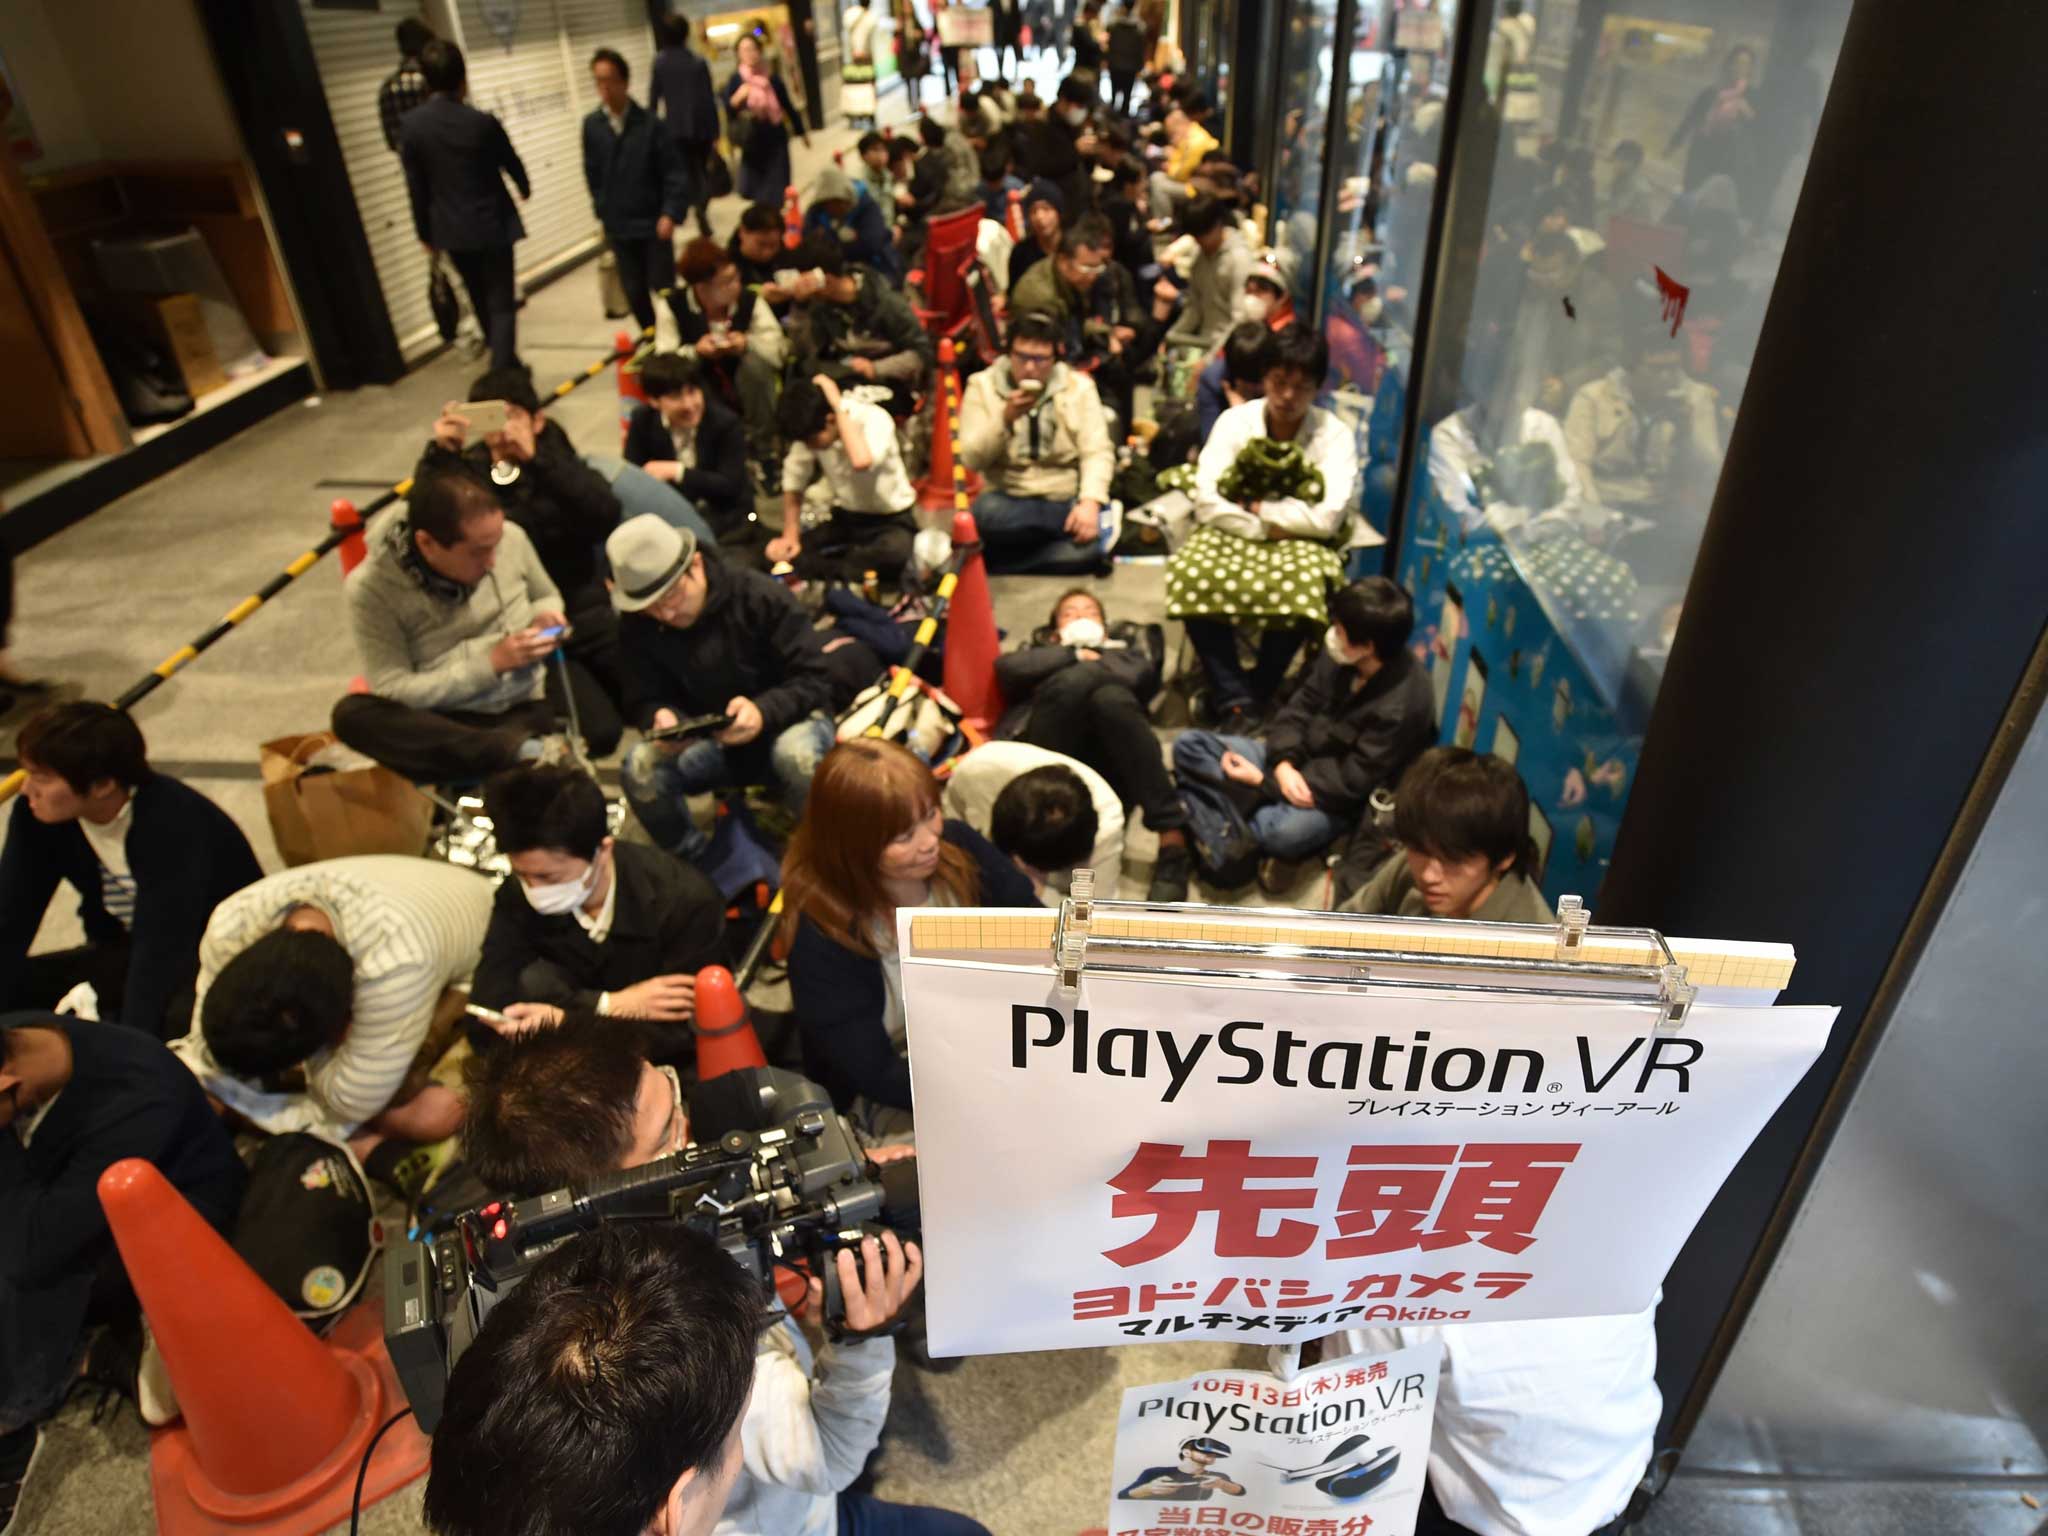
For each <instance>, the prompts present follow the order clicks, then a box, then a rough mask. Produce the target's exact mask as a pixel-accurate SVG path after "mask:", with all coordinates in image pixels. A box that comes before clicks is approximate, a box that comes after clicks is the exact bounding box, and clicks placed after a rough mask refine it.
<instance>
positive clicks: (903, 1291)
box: [806, 1232, 924, 1333]
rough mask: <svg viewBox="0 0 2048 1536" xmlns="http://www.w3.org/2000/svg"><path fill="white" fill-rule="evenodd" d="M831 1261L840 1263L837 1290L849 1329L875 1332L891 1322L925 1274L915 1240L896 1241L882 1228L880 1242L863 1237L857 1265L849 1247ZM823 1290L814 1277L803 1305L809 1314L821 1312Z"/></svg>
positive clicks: (922, 1258)
mask: <svg viewBox="0 0 2048 1536" xmlns="http://www.w3.org/2000/svg"><path fill="white" fill-rule="evenodd" d="M833 1262H834V1263H836V1264H837V1265H838V1266H839V1294H840V1296H841V1297H842V1298H844V1300H845V1303H846V1327H847V1331H848V1332H849V1333H876V1332H879V1331H880V1330H882V1329H884V1328H887V1327H889V1326H891V1325H892V1324H894V1323H895V1322H896V1321H897V1320H898V1319H899V1318H901V1317H902V1315H903V1311H904V1308H906V1307H907V1306H909V1304H910V1298H911V1295H912V1294H913V1293H914V1292H915V1291H916V1290H917V1286H918V1282H919V1281H920V1280H922V1279H923V1278H924V1254H923V1253H922V1252H921V1251H920V1250H919V1249H918V1246H917V1244H915V1243H904V1242H899V1241H898V1240H897V1237H896V1234H895V1233H894V1232H884V1233H883V1234H882V1237H881V1241H880V1242H877V1241H876V1240H875V1239H874V1238H872V1237H869V1238H863V1239H862V1240H861V1245H860V1263H859V1264H858V1265H856V1264H855V1263H854V1260H853V1250H852V1249H850V1248H842V1249H840V1250H839V1252H838V1254H837V1255H836V1256H835V1258H834V1260H833ZM824 1294H825V1288H824V1286H823V1285H822V1284H821V1283H820V1282H818V1281H817V1280H813V1281H812V1282H811V1304H810V1306H809V1307H808V1308H807V1309H806V1311H807V1312H808V1314H809V1315H810V1316H812V1317H817V1316H819V1315H820V1313H821V1310H822V1308H823V1306H824Z"/></svg>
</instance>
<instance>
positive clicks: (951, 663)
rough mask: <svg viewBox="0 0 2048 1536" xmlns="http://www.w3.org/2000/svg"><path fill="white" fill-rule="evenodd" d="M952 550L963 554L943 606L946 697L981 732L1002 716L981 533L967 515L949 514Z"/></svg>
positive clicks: (996, 640) (996, 644) (993, 614)
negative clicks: (957, 577) (957, 573)
mask: <svg viewBox="0 0 2048 1536" xmlns="http://www.w3.org/2000/svg"><path fill="white" fill-rule="evenodd" d="M953 549H954V551H955V552H956V553H957V552H959V551H961V550H966V551H967V554H966V557H965V558H964V559H963V560H961V562H960V575H959V579H958V580H957V581H956V582H955V583H954V586H953V600H952V602H951V603H950V604H949V605H948V606H947V608H946V673H945V687H946V693H947V695H948V696H949V697H950V698H951V699H952V700H953V702H954V703H955V704H958V705H959V706H960V708H961V711H962V712H963V713H964V714H965V715H966V716H967V718H968V719H970V720H973V721H976V722H977V723H978V724H979V725H980V726H982V727H983V728H984V729H987V728H990V727H992V726H994V724H995V722H996V721H997V720H1000V719H1001V718H1002V714H1003V690H1002V688H1001V687H1000V686H998V684H997V683H996V655H997V653H998V652H999V651H1000V650H1001V648H1002V642H1001V640H1000V639H999V637H998V636H997V634H996V610H995V605H994V603H993V602H991V601H990V599H989V595H988V567H987V566H986V565H985V564H984V563H983V561H982V558H981V531H980V530H979V529H978V528H976V527H975V526H974V514H973V513H972V512H967V511H960V512H955V513H954V514H953Z"/></svg>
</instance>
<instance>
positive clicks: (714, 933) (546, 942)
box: [470, 843, 730, 1076]
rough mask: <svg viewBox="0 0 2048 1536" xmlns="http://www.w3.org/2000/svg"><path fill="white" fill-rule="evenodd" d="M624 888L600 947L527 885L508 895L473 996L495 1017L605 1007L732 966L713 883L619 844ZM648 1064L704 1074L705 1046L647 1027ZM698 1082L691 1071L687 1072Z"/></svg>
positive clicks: (618, 871) (686, 1032) (506, 887)
mask: <svg viewBox="0 0 2048 1536" xmlns="http://www.w3.org/2000/svg"><path fill="white" fill-rule="evenodd" d="M612 856H613V858H614V860H615V861H616V862H615V863H614V865H613V869H614V871H615V873H614V876H613V878H615V879H616V880H617V881H618V883H619V890H618V896H617V897H616V899H615V902H614V906H613V912H612V928H611V933H610V935H609V937H607V938H606V940H605V942H604V943H602V944H599V943H597V942H595V941H594V940H593V939H592V938H591V937H590V935H589V934H587V933H585V932H584V931H583V925H582V924H581V923H579V922H577V921H576V919H575V917H574V916H573V915H572V914H569V913H566V912H565V913H561V914H559V915H557V916H554V917H547V916H543V915H542V914H541V913H539V912H536V911H534V910H533V903H532V902H530V901H528V900H527V899H526V894H525V892H524V891H523V890H521V889H520V885H519V882H518V881H517V880H507V881H506V882H505V883H504V884H503V885H501V886H499V887H498V894H497V897H496V899H495V901H494V902H493V904H492V907H491V924H490V927H489V928H487V929H486V930H485V931H484V952H483V958H482V959H481V960H479V961H478V962H477V967H476V983H475V985H474V986H473V987H472V988H471V989H470V990H471V995H472V996H473V997H474V998H475V999H476V1000H477V1001H478V1002H479V1003H481V1004H483V1006H485V1007H486V1008H503V1007H504V1006H505V1005H506V1004H507V1003H553V1004H555V1005H556V1006H557V1007H560V1008H595V1007H596V1006H597V997H598V994H599V993H600V992H618V991H621V990H623V989H624V988H626V987H630V986H633V985H635V984H636V983H638V982H643V981H645V980H647V979H648V978H649V977H650V976H673V975H683V976H694V975H695V974H696V973H697V972H698V971H700V970H702V969H703V968H704V967H705V966H707V965H725V964H728V963H730V957H729V956H728V955H727V954H726V950H725V903H724V902H723V901H721V900H720V899H719V896H718V892H717V891H716V890H715V889H713V888H712V885H711V882H710V881H709V880H707V879H705V878H704V876H703V875H701V874H699V873H698V872H697V870H696V869H695V868H693V867H692V866H691V865H688V864H685V863H684V862H683V861H682V860H681V859H678V858H676V857H675V856H674V855H673V854H670V853H665V852H663V851H662V850H661V849H659V848H650V847H648V846H647V845H646V844H644V843H617V844H615V845H614V846H613V849H612ZM637 1027H638V1028H640V1029H641V1030H643V1031H644V1032H645V1033H646V1034H647V1036H648V1042H649V1043H648V1052H647V1055H648V1059H649V1060H651V1061H657V1062H667V1063H670V1064H671V1065H674V1066H678V1067H684V1068H689V1069H691V1070H692V1071H694V1066H695V1062H696V1059H697V1043H696V1039H695V1037H694V1036H693V1035H692V1034H691V1032H690V1026H689V1025H688V1024H655V1023H648V1022H639V1023H638V1024H637ZM685 1075H686V1076H688V1075H690V1073H689V1072H686V1073H685Z"/></svg>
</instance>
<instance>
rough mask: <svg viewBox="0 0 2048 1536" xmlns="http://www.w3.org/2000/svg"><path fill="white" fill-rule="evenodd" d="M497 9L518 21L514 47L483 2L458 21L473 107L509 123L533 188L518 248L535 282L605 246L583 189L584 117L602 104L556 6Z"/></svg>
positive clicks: (460, 9)
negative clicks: (573, 60) (574, 65)
mask: <svg viewBox="0 0 2048 1536" xmlns="http://www.w3.org/2000/svg"><path fill="white" fill-rule="evenodd" d="M494 9H496V10H497V11H498V12H499V14H500V15H501V16H502V15H504V14H505V13H506V12H508V11H509V12H510V13H511V29H510V36H509V39H506V38H500V37H499V36H498V34H497V33H495V32H493V31H492V30H491V28H490V25H489V24H488V23H487V22H486V21H485V20H484V15H483V8H482V6H481V5H480V4H479V3H478V0H461V4H460V5H458V6H457V8H456V17H457V21H458V24H459V25H460V27H461V29H462V38H461V42H462V52H463V57H464V58H465V59H466V60H467V61H468V64H469V100H470V104H471V105H472V106H475V107H479V108H481V109H482V110H483V111H485V112H491V113H495V114H496V115H497V117H498V120H499V121H500V122H502V123H504V125H505V131H506V133H507V134H508V135H510V137H511V139H512V147H513V148H514V149H516V150H518V151H519V158H520V159H521V160H522V161H524V162H525V165H526V176H527V180H528V181H529V182H531V183H532V187H533V195H532V197H530V198H529V199H528V200H527V201H525V202H523V203H520V204H519V205H518V207H519V216H520V218H521V219H522V220H524V221H525V224H526V238H525V239H524V240H522V241H520V242H519V244H518V245H517V246H515V247H514V248H513V254H514V259H515V261H516V262H517V264H518V271H519V275H520V277H521V278H531V277H535V276H538V275H541V274H544V273H546V272H549V271H552V270H553V269H555V268H556V267H559V266H561V265H562V264H563V263H564V262H565V261H568V260H571V259H573V258H574V257H576V256H578V255H581V254H584V253H585V252H587V251H589V250H590V249H591V248H592V247H593V246H594V245H595V244H596V242H597V240H598V228H597V220H596V219H595V218H593V217H592V216H591V212H590V189H589V188H588V187H586V186H585V185H584V184H583V114H584V113H585V112H587V111H589V110H590V109H591V107H593V106H594V105H595V104H596V92H595V91H594V90H593V89H592V88H591V85H590V82H589V79H588V78H587V76H588V70H587V68H585V67H579V68H578V69H575V70H572V69H571V68H570V60H569V44H568V39H567V38H566V37H565V36H564V35H563V32H562V28H561V21H560V18H559V16H558V15H557V13H556V4H555V0H524V3H523V4H521V5H519V6H518V7H517V8H516V10H515V9H513V8H512V7H504V6H500V7H495V8H494ZM642 25H643V26H644V25H645V22H644V20H643V22H642ZM579 75H582V76H584V78H581V79H579V78H578V76H579Z"/></svg>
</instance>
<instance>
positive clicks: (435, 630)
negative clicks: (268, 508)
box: [334, 469, 598, 783]
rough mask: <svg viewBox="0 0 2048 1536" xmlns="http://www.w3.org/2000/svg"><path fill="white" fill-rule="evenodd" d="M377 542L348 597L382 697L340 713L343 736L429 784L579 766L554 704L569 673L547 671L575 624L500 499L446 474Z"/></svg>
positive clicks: (374, 524)
mask: <svg viewBox="0 0 2048 1536" xmlns="http://www.w3.org/2000/svg"><path fill="white" fill-rule="evenodd" d="M365 537H366V539H367V541H368V544H369V558H368V559H366V560H364V561H363V563H362V564H361V565H359V566H357V567H356V569H355V570H354V571H353V572H352V573H351V574H350V576H349V578H348V582H347V585H346V586H345V587H344V589H343V590H344V592H345V594H346V596H347V598H348V618H349V627H350V629H351V630H353V631H354V633H355V640H356V653H357V655H359V656H360V657H361V658H362V663H363V673H364V676H365V677H366V679H367V680H368V682H369V685H370V691H369V692H368V693H366V694H360V693H352V694H349V695H348V696H347V697H345V698H343V699H342V700H341V701H340V702H339V703H338V704H336V705H335V706H334V734H335V735H337V736H339V737H340V738H341V739H342V740H343V741H344V742H346V743H347V744H348V745H349V746H351V747H354V748H355V749H356V750H357V751H358V752H362V753H365V754H367V755H368V756H370V757H373V758H375V759H376V760H377V761H378V762H380V763H382V764H383V765H384V766H385V767H387V768H389V769H391V770H392V771H393V772H396V773H401V774H403V775H405V777H407V778H409V779H414V780H417V781H421V782H426V783H448V782H457V783H463V782H470V781H473V780H476V779H480V778H483V777H485V776H486V775H488V774H492V773H496V772H497V771H498V770H499V769H500V768H509V767H511V766H512V765H513V764H514V763H517V762H522V761H533V760H541V759H545V760H549V761H554V760H558V759H560V758H562V757H566V756H568V755H569V752H570V747H569V744H568V742H567V740H566V738H564V737H563V736H561V735H559V734H557V730H558V728H557V725H556V705H555V703H554V702H553V700H554V698H559V696H560V694H559V689H560V686H561V675H560V674H561V671H562V669H560V668H550V667H549V666H548V665H547V662H548V658H549V656H551V655H552V654H553V653H554V650H555V647H556V646H557V645H558V644H559V643H560V641H561V637H562V635H563V633H564V631H565V630H566V628H567V626H568V622H569V621H568V620H567V619H566V618H564V617H563V615H562V597H561V594H560V593H559V592H557V591H556V590H555V584H554V582H553V581H552V580H551V579H550V578H549V576H548V573H547V572H546V571H545V570H544V569H542V567H541V563H540V557H539V556H538V555H536V554H535V553H534V550H533V544H532V543H531V541H529V540H528V539H527V537H526V532H525V530H524V529H522V528H521V527H520V526H519V525H518V524H517V523H513V522H508V521H507V520H506V517H505V510H504V508H503V507H502V506H500V505H499V503H498V497H497V493H496V491H495V489H494V488H493V487H491V486H489V485H487V484H484V483H482V482H480V481H478V480H477V479H476V477H475V476H474V475H472V474H470V473H469V472H468V471H467V470H464V469H449V470H444V471H442V472H441V473H439V474H435V475H433V476H431V477H429V478H427V479H423V480H417V481H415V482H414V484H413V488H412V494H411V496H410V498H409V500H408V502H407V504H406V505H405V506H403V507H394V508H392V509H391V510H390V511H388V512H383V513H380V514H378V516H376V517H375V518H373V519H372V520H371V522H370V527H369V530H368V533H367V534H366V535H365ZM580 670H581V669H580V668H579V669H575V670H573V671H572V672H571V674H570V675H571V677H572V679H573V678H575V677H576V676H577V673H578V672H580ZM576 686H577V687H578V688H579V692H578V695H577V697H578V699H579V700H581V699H583V698H584V692H583V691H581V690H583V689H585V688H586V687H587V691H588V693H589V694H591V695H597V694H598V688H597V684H596V682H595V681H594V680H590V681H589V682H588V683H587V685H586V684H585V683H582V682H578V683H577V684H576Z"/></svg>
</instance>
